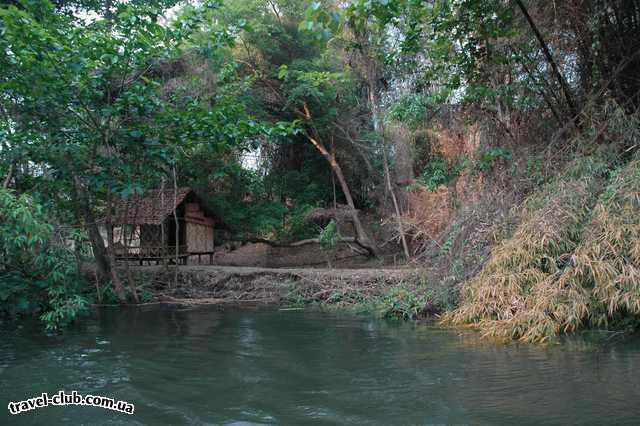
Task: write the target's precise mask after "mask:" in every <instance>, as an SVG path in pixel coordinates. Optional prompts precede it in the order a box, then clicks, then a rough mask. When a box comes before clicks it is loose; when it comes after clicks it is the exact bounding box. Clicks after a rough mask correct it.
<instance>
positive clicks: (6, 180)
mask: <svg viewBox="0 0 640 426" xmlns="http://www.w3.org/2000/svg"><path fill="white" fill-rule="evenodd" d="M13 167H14V164H13V163H11V166H9V171H8V172H7V176H6V177H5V178H4V182H2V189H7V188H9V184H10V183H11V178H12V177H13Z"/></svg>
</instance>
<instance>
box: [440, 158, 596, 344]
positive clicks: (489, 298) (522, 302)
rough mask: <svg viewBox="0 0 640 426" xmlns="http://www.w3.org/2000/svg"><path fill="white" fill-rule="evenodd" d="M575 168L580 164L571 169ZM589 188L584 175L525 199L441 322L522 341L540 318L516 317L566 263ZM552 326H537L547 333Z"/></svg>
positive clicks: (590, 199) (590, 201)
mask: <svg viewBox="0 0 640 426" xmlns="http://www.w3.org/2000/svg"><path fill="white" fill-rule="evenodd" d="M578 167H582V165H581V164H578V165H575V166H574V167H573V168H572V171H573V169H576V168H578ZM567 175H568V176H569V175H571V173H568V174H567ZM565 177H567V176H565ZM595 186H596V180H595V178H594V177H593V176H592V175H591V174H589V173H586V174H583V176H581V177H576V178H569V179H567V180H559V181H558V182H557V183H553V184H549V185H547V186H546V187H545V189H544V190H543V191H542V192H539V193H536V194H534V195H533V196H531V197H529V198H528V199H527V200H525V202H524V203H523V205H522V207H521V209H520V212H519V214H518V215H519V220H520V225H519V226H518V228H517V229H516V230H515V233H514V234H513V236H512V237H511V238H509V239H506V240H504V241H502V242H501V243H500V244H499V245H498V246H497V247H495V248H494V249H493V250H492V253H491V257H490V259H489V260H488V262H487V263H486V264H485V266H484V268H483V269H482V271H481V272H480V273H479V274H478V275H477V276H476V277H475V278H473V279H472V280H471V281H470V282H468V283H467V284H466V286H465V289H464V295H463V303H462V304H461V306H460V307H459V308H458V309H457V310H455V311H453V312H452V313H450V314H448V315H446V316H445V321H446V322H450V323H454V324H462V323H465V324H469V323H470V324H472V325H474V326H476V327H478V328H480V329H481V330H482V331H484V332H485V333H486V334H488V335H493V336H499V337H504V338H521V337H523V336H524V335H525V334H526V333H527V330H529V328H530V326H528V325H527V324H529V325H530V324H533V323H538V322H539V320H540V318H533V317H528V318H524V317H523V316H522V314H523V312H527V311H529V310H530V306H529V305H530V304H531V303H532V299H531V295H533V294H536V293H538V292H540V291H541V288H540V287H541V286H542V287H544V288H545V289H546V290H545V291H546V292H550V291H551V288H550V287H549V286H548V285H545V284H544V283H551V282H555V279H554V277H555V276H557V274H558V272H559V270H560V268H562V267H563V266H564V265H566V264H567V263H568V262H569V260H570V258H571V255H572V253H573V251H574V250H575V249H576V247H577V246H578V244H579V241H580V236H581V233H582V230H583V226H584V223H585V222H586V221H587V219H588V215H589V211H590V208H591V207H592V206H593V204H594V201H595V195H594V194H593V189H594V187H595ZM534 312H535V311H534ZM559 314H560V313H559ZM554 326H555V324H545V325H543V327H544V328H545V329H547V330H549V329H550V328H553V327H554Z"/></svg>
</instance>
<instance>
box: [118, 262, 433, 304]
mask: <svg viewBox="0 0 640 426" xmlns="http://www.w3.org/2000/svg"><path fill="white" fill-rule="evenodd" d="M130 272H131V275H132V278H133V280H134V281H135V282H136V283H138V286H140V287H139V288H141V290H142V291H143V292H144V293H146V294H147V300H149V301H151V302H165V303H179V304H207V303H209V304H222V303H230V304H234V303H255V304H277V305H282V306H286V305H298V304H306V303H312V302H321V303H331V304H333V305H353V304H356V303H360V302H362V301H364V300H366V299H370V298H374V297H376V296H381V295H383V294H385V292H386V291H388V290H389V289H390V288H391V287H393V286H397V285H399V284H403V283H405V284H406V283H412V284H415V283H418V282H419V281H420V276H424V274H423V273H422V271H421V270H416V269H313V268H282V269H280V268H279V269H275V268H256V267H231V266H182V267H180V268H179V269H178V271H177V276H176V275H175V270H174V269H172V268H169V269H165V268H164V267H162V266H143V267H135V268H133V267H132V268H131V270H130ZM123 275H124V274H123ZM176 278H177V279H176Z"/></svg>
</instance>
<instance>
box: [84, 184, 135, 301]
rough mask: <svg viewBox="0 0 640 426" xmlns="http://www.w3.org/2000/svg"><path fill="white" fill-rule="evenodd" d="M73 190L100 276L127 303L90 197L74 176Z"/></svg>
mask: <svg viewBox="0 0 640 426" xmlns="http://www.w3.org/2000/svg"><path fill="white" fill-rule="evenodd" d="M73 190H74V195H75V198H76V207H77V214H78V216H80V217H81V218H82V219H83V220H84V223H85V227H86V229H87V233H88V234H89V241H90V243H91V248H92V250H93V257H94V258H95V260H96V267H97V269H98V275H99V276H100V278H101V279H104V280H109V279H111V280H112V281H113V286H114V288H115V291H116V294H117V296H118V299H119V300H120V302H121V303H126V300H127V299H126V296H125V293H124V288H123V287H122V283H120V280H118V279H117V275H116V280H113V268H112V263H111V261H110V259H109V257H108V253H107V249H106V248H105V246H104V240H103V239H102V235H100V230H99V229H98V224H97V223H96V219H95V217H94V215H93V211H92V210H91V206H90V204H89V195H88V194H87V192H86V190H85V189H84V187H83V186H82V183H81V182H80V179H79V178H78V177H77V176H76V175H74V176H73ZM109 228H110V226H107V229H109Z"/></svg>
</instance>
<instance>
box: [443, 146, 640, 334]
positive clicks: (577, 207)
mask: <svg viewBox="0 0 640 426" xmlns="http://www.w3.org/2000/svg"><path fill="white" fill-rule="evenodd" d="M584 164H585V163H582V165H581V167H583V169H582V171H583V172H586V175H583V177H582V178H580V179H576V180H572V181H568V182H567V183H561V184H560V185H559V186H558V187H557V190H556V191H555V193H551V194H549V195H550V196H546V197H545V196H543V197H540V196H538V197H535V198H532V199H530V200H528V201H527V202H526V203H525V210H526V211H527V212H529V213H526V214H525V216H524V220H523V222H522V224H521V225H520V226H519V228H518V229H517V231H516V233H515V234H514V236H513V237H512V238H510V239H508V240H506V241H505V242H503V243H502V244H501V245H500V246H498V247H497V248H495V249H494V250H493V252H492V256H491V258H490V260H489V262H488V263H487V264H486V265H485V267H484V269H483V270H482V271H481V273H480V274H479V275H478V276H477V277H476V278H474V279H473V280H472V281H470V282H469V283H467V285H466V288H465V297H464V301H463V304H462V305H461V306H460V307H459V308H458V309H457V310H455V311H453V312H452V313H450V314H449V315H447V316H446V318H445V321H447V322H450V323H454V324H463V323H464V324H472V325H473V326H475V327H477V328H479V329H480V330H481V331H483V332H484V334H485V335H490V336H496V337H502V338H515V339H520V340H523V341H528V342H541V341H545V340H547V339H549V338H551V337H553V336H557V335H559V334H561V333H567V332H572V331H575V330H577V329H579V328H582V327H585V326H587V325H593V326H606V325H608V324H609V323H610V322H611V321H612V320H617V319H620V318H623V317H625V316H629V315H640V159H639V158H636V159H634V160H633V161H631V162H629V163H628V164H627V165H626V166H625V167H624V168H623V169H622V171H620V172H619V173H613V176H612V177H611V180H610V181H609V185H608V186H607V188H606V189H605V191H603V192H602V194H601V195H600V197H599V198H598V199H597V203H595V207H593V208H591V207H592V204H594V201H595V200H594V198H595V194H596V193H597V190H596V188H597V187H598V185H597V179H596V178H595V177H589V176H590V171H591V172H594V171H597V170H599V168H598V167H595V168H594V167H584ZM587 164H589V163H587ZM592 164H593V163H592ZM575 170H576V168H573V172H572V173H569V174H568V175H569V176H575V174H576V173H575ZM566 176H567V175H565V178H566ZM585 176H586V177H585ZM591 176H593V174H591ZM561 182H562V181H561ZM547 192H548V193H549V190H547ZM552 192H553V191H552ZM541 201H542V202H541Z"/></svg>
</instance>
